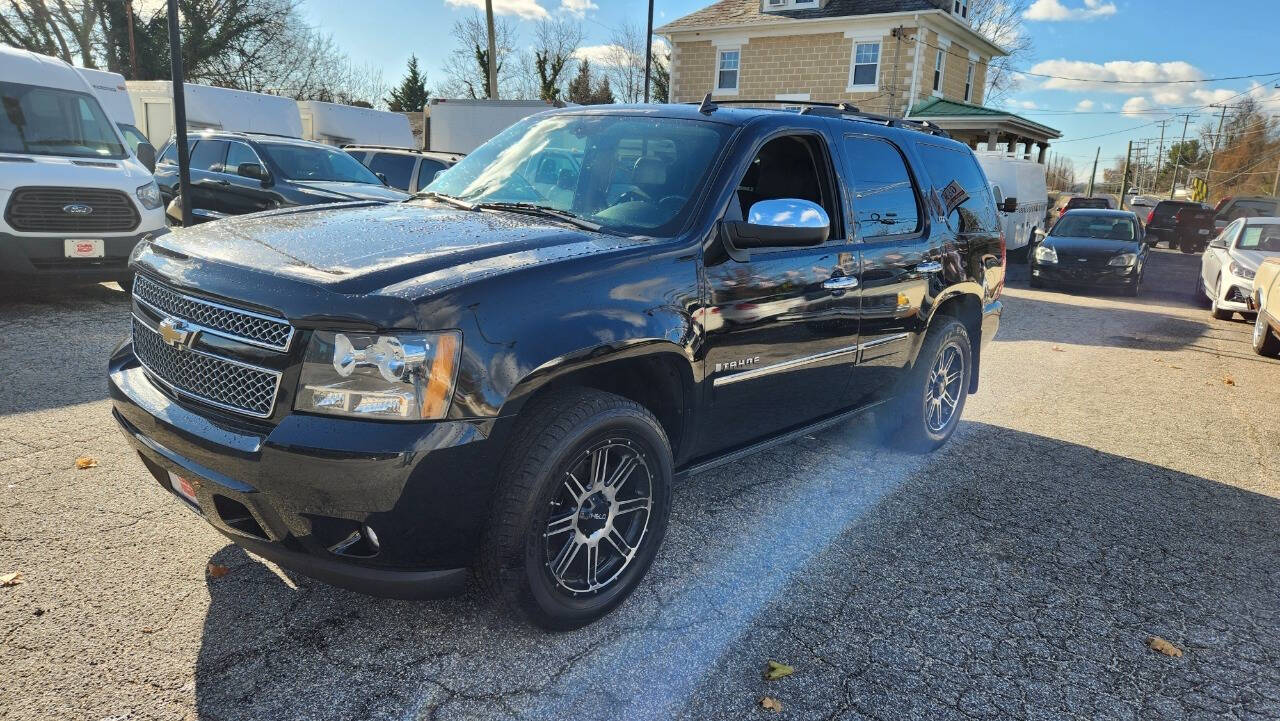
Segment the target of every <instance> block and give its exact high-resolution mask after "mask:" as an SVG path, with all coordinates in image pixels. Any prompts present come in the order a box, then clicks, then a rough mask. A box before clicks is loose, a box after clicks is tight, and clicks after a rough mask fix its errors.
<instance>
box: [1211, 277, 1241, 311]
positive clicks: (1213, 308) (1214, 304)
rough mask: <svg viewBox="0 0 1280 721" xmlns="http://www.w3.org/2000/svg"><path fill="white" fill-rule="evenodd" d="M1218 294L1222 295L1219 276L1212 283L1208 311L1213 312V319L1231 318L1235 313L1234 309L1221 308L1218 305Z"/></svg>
mask: <svg viewBox="0 0 1280 721" xmlns="http://www.w3.org/2000/svg"><path fill="white" fill-rule="evenodd" d="M1220 295H1222V279H1221V278H1219V279H1218V282H1217V283H1214V285H1213V297H1212V298H1210V299H1209V312H1210V313H1212V314H1213V318H1214V320H1231V316H1233V315H1235V311H1231V310H1223V309H1222V308H1219V307H1218V296H1220Z"/></svg>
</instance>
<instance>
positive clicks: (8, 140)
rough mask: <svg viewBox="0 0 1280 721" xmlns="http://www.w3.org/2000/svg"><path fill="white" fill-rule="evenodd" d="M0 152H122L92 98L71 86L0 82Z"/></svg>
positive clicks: (69, 154)
mask: <svg viewBox="0 0 1280 721" xmlns="http://www.w3.org/2000/svg"><path fill="white" fill-rule="evenodd" d="M0 101H2V102H3V105H4V112H3V113H0V152H5V153H29V154H31V155H61V156H66V157H72V158H123V157H124V156H125V152H124V146H123V145H121V144H120V137H119V136H117V135H116V133H115V130H114V129H113V128H112V126H111V121H109V120H107V116H106V114H105V113H103V112H102V106H100V105H98V100H97V98H94V97H93V96H92V95H89V94H88V93H78V92H75V91H74V90H58V89H55V88H42V87H39V86H36V85H23V84H21V83H9V82H0Z"/></svg>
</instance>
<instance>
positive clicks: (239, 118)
mask: <svg viewBox="0 0 1280 721" xmlns="http://www.w3.org/2000/svg"><path fill="white" fill-rule="evenodd" d="M126 85H127V86H128V88H129V100H130V102H131V103H132V104H133V114H134V116H135V117H136V118H137V120H138V122H137V125H138V127H139V128H141V129H142V132H143V134H145V135H146V136H147V138H149V139H150V140H151V144H152V145H154V146H156V147H157V148H158V147H160V146H162V145H164V144H165V142H166V141H168V140H169V137H170V136H172V135H173V131H174V129H173V83H172V82H170V81H168V80H130V81H129V82H128V83H126ZM184 87H185V88H186V93H185V97H186V106H187V128H188V129H195V130H199V129H211V130H231V131H235V132H241V133H267V134H269V135H284V136H287V137H290V138H301V137H302V120H301V118H300V117H299V115H298V104H297V103H296V102H294V101H293V100H292V99H290V98H282V97H279V96H277V95H266V94H264V93H251V92H249V91H248V90H232V89H231V88H217V87H214V86H212V85H195V84H193V83H186V84H185V85H184Z"/></svg>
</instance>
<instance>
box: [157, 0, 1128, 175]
mask: <svg viewBox="0 0 1280 721" xmlns="http://www.w3.org/2000/svg"><path fill="white" fill-rule="evenodd" d="M170 2H172V0H170ZM1100 155H1102V147H1101V146H1099V147H1098V152H1096V153H1094V154H1093V172H1091V173H1089V191H1088V192H1087V193H1085V197H1088V198H1092V197H1093V179H1094V178H1096V177H1098V156H1100Z"/></svg>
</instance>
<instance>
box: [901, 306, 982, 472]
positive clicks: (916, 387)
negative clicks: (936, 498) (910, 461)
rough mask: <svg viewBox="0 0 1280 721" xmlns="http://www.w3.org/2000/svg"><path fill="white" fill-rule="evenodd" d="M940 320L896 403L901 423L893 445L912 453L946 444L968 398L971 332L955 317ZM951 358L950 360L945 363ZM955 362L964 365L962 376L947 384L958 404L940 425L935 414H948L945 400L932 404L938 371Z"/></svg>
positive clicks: (930, 333)
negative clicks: (943, 366) (942, 365)
mask: <svg viewBox="0 0 1280 721" xmlns="http://www.w3.org/2000/svg"><path fill="white" fill-rule="evenodd" d="M938 320H940V321H942V323H941V324H939V325H937V326H935V327H933V328H931V329H930V330H929V333H928V335H926V336H925V339H924V346H923V347H922V348H921V349H920V355H918V356H917V357H916V362H915V364H914V365H913V366H912V367H911V371H910V373H909V374H908V376H907V379H906V382H905V383H904V384H903V385H902V388H901V389H900V391H899V395H898V399H897V401H896V405H897V411H898V412H897V413H896V414H895V415H896V417H898V418H900V419H901V423H900V425H898V428H897V429H896V432H895V433H894V435H893V442H894V445H897V446H899V447H901V448H903V449H906V450H910V451H916V452H928V451H932V450H934V449H936V448H938V447H939V446H941V445H942V444H943V443H946V442H947V439H948V438H950V437H951V434H952V433H954V432H955V429H956V426H957V425H958V424H959V422H960V416H961V414H962V413H963V412H964V403H965V399H966V398H967V397H968V395H969V376H970V374H971V373H972V368H973V359H972V358H973V356H972V346H971V345H970V343H969V333H968V332H967V331H966V330H965V328H964V324H963V323H961V322H960V321H959V320H958V319H956V318H954V317H951V316H945V317H940V318H938ZM948 358H950V359H951V360H950V361H948V360H946V359H948ZM956 360H958V361H960V363H961V368H960V370H959V372H958V374H959V377H958V378H957V379H954V380H953V381H952V382H948V383H946V387H947V389H948V391H949V393H948V395H950V393H955V395H956V399H955V403H954V405H953V406H952V407H951V408H950V415H947V416H945V421H944V422H941V423H937V422H935V413H938V412H939V411H941V412H942V413H944V414H945V412H946V407H945V406H944V405H941V404H942V403H943V401H939V403H938V404H935V403H934V402H933V401H934V399H935V398H936V397H937V395H938V394H937V392H936V389H937V386H935V385H934V384H935V383H937V382H939V381H938V379H936V378H935V371H936V370H937V369H938V368H939V367H940V365H941V364H945V363H948V362H950V363H955V362H956ZM937 420H943V416H938V417H937Z"/></svg>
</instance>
